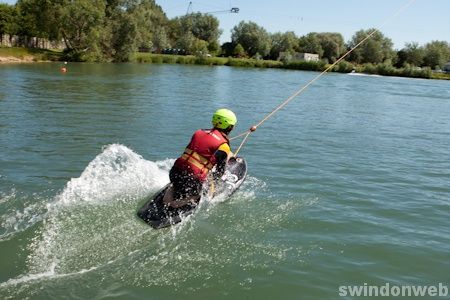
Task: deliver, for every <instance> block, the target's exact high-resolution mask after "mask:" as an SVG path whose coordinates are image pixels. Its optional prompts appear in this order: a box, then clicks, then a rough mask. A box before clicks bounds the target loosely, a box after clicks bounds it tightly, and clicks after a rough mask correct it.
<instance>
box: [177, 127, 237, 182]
mask: <svg viewBox="0 0 450 300" xmlns="http://www.w3.org/2000/svg"><path fill="white" fill-rule="evenodd" d="M228 142H229V141H228V139H227V138H226V136H224V134H222V133H221V132H220V131H219V130H217V129H210V130H204V129H200V130H197V131H196V132H195V133H194V135H193V136H192V139H191V142H190V143H189V145H187V147H186V149H185V150H184V153H183V155H182V156H181V157H180V158H178V159H177V160H176V161H175V166H177V167H178V168H180V169H182V170H188V171H189V172H190V173H192V175H194V176H195V177H196V178H198V179H199V180H200V181H205V180H206V177H207V176H208V173H209V171H210V170H211V169H212V168H213V167H214V165H215V164H216V157H215V156H214V154H215V153H216V151H217V149H219V147H220V146H221V145H222V144H225V143H228Z"/></svg>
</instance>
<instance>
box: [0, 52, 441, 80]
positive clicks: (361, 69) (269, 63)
mask: <svg viewBox="0 0 450 300" xmlns="http://www.w3.org/2000/svg"><path fill="white" fill-rule="evenodd" d="M21 50H22V51H23V50H25V53H24V52H22V53H20V55H14V54H13V53H0V66H1V65H9V64H28V63H37V62H58V61H61V60H60V59H61V57H60V54H59V53H57V52H54V51H51V50H44V51H46V52H47V54H48V53H51V54H52V55H50V56H43V55H42V53H40V54H37V55H36V54H34V53H32V52H26V51H27V49H25V48H21ZM49 58H50V59H49ZM131 62H135V63H142V64H186V65H209V66H229V67H244V68H276V69H287V70H299V71H316V72H322V71H323V70H325V68H327V67H328V66H329V64H328V65H327V64H325V63H323V62H320V61H319V62H304V61H297V62H290V63H283V62H281V61H274V60H262V59H261V60H257V59H251V58H233V57H196V56H192V55H171V54H153V53H140V52H138V53H136V54H135V56H134V59H133V60H132V61H131ZM352 70H354V71H353V72H356V73H357V74H364V75H368V76H370V75H372V76H373V75H374V76H389V77H402V78H421V79H434V80H450V74H448V73H435V72H432V71H431V70H428V71H425V70H413V69H405V68H404V69H396V68H389V69H388V70H386V71H384V68H383V65H382V64H379V65H371V66H370V68H368V66H367V65H352V64H350V63H348V62H343V63H342V65H341V64H338V65H336V66H335V67H334V68H333V69H332V70H330V71H329V73H341V74H352ZM367 70H369V72H367ZM380 70H381V72H380Z"/></svg>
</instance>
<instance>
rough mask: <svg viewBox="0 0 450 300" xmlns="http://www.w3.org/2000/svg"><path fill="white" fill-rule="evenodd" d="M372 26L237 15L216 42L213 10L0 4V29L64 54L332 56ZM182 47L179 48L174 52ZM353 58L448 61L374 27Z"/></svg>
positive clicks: (122, 3)
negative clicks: (291, 26) (303, 27)
mask: <svg viewBox="0 0 450 300" xmlns="http://www.w3.org/2000/svg"><path fill="white" fill-rule="evenodd" d="M372 31H373V29H368V30H360V31H358V32H356V33H355V34H354V35H353V36H352V38H351V39H350V40H349V41H347V42H346V41H344V38H343V36H342V34H340V33H334V32H322V33H318V32H313V33H308V34H306V35H304V36H297V35H296V34H295V33H294V32H292V31H289V32H284V33H281V32H277V33H269V32H268V31H267V30H266V29H265V28H263V27H262V26H259V25H258V24H256V23H254V22H244V21H242V22H240V23H239V24H237V25H236V26H235V27H234V28H233V29H232V32H231V41H230V42H227V43H224V44H222V45H220V43H219V38H220V35H221V34H222V30H221V29H220V24H219V20H218V19H217V18H216V17H215V16H213V15H211V14H202V13H192V14H188V15H185V16H180V17H175V18H172V19H169V18H168V17H167V16H166V14H165V13H164V11H163V10H162V8H161V7H160V6H159V5H157V4H156V3H155V1H154V0H19V1H17V3H16V4H15V5H8V4H0V35H4V34H9V35H18V36H25V37H40V38H47V39H50V40H62V41H64V44H65V46H66V50H65V55H66V59H70V60H79V61H116V62H122V61H130V60H131V59H132V57H133V55H134V53H136V52H137V51H138V50H140V49H141V50H144V49H145V50H148V51H151V52H154V53H161V52H162V51H163V50H164V49H180V50H181V51H182V53H183V54H192V55H196V56H204V55H212V56H226V57H238V58H257V59H271V60H276V59H278V58H279V57H280V53H281V52H283V53H284V55H283V60H286V62H289V60H290V59H291V58H292V57H293V55H294V53H296V52H306V53H315V54H318V55H319V57H320V59H321V60H322V62H325V63H333V62H335V61H336V60H337V59H338V58H339V57H340V56H342V55H343V54H344V53H345V52H346V51H348V50H349V49H351V48H352V47H353V46H355V45H356V44H358V43H359V42H360V41H361V40H362V39H364V38H365V37H366V36H367V35H368V34H369V33H370V32H372ZM180 50H176V51H177V52H178V51H180ZM346 60H347V61H349V62H351V63H354V64H386V65H391V66H394V67H397V68H402V67H428V68H431V69H439V68H442V67H443V65H444V64H445V63H447V62H448V61H450V46H449V43H448V42H446V41H431V42H429V43H427V44H425V45H423V46H421V45H419V44H418V43H415V42H411V43H408V44H406V45H405V47H404V48H403V49H401V50H399V51H397V50H394V49H393V43H392V40H391V39H389V38H388V37H386V36H384V35H383V33H381V32H379V31H377V32H376V33H375V34H374V35H373V36H372V37H371V38H370V39H369V40H367V41H366V42H365V43H363V44H362V45H361V46H360V47H358V48H357V49H355V51H353V52H352V53H351V54H350V55H349V56H348V57H347V58H346Z"/></svg>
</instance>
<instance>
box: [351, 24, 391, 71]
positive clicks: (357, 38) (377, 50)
mask: <svg viewBox="0 0 450 300" xmlns="http://www.w3.org/2000/svg"><path fill="white" fill-rule="evenodd" d="M373 31H374V29H369V30H360V31H358V32H356V33H355V34H354V35H353V37H352V39H351V40H350V41H349V43H348V47H349V48H353V47H354V46H356V45H357V44H358V43H359V42H361V41H362V40H363V39H364V38H366V37H367V36H368V35H369V34H370V33H371V32H373ZM392 47H393V43H392V41H391V39H389V38H387V37H385V36H384V35H383V34H382V33H381V32H379V31H376V32H375V33H374V34H373V35H372V37H370V38H369V39H368V40H366V41H365V42H364V43H362V44H361V45H360V46H359V47H358V48H356V49H355V50H354V51H353V52H352V53H351V54H350V56H349V60H350V61H352V62H355V63H358V64H360V63H375V64H377V63H381V62H384V61H386V60H391V59H393V58H394V57H395V52H394V50H393V49H392Z"/></svg>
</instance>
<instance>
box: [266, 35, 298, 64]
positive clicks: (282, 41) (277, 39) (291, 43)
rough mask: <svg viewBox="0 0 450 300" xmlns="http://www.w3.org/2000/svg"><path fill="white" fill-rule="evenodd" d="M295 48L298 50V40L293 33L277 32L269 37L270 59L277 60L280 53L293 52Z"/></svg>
mask: <svg viewBox="0 0 450 300" xmlns="http://www.w3.org/2000/svg"><path fill="white" fill-rule="evenodd" d="M296 48H298V38H297V36H296V35H295V33H294V32H292V31H288V32H285V33H281V32H277V33H274V34H272V35H271V48H270V58H271V59H274V60H275V59H278V57H279V56H280V53H281V52H290V53H292V52H295V49H296Z"/></svg>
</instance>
